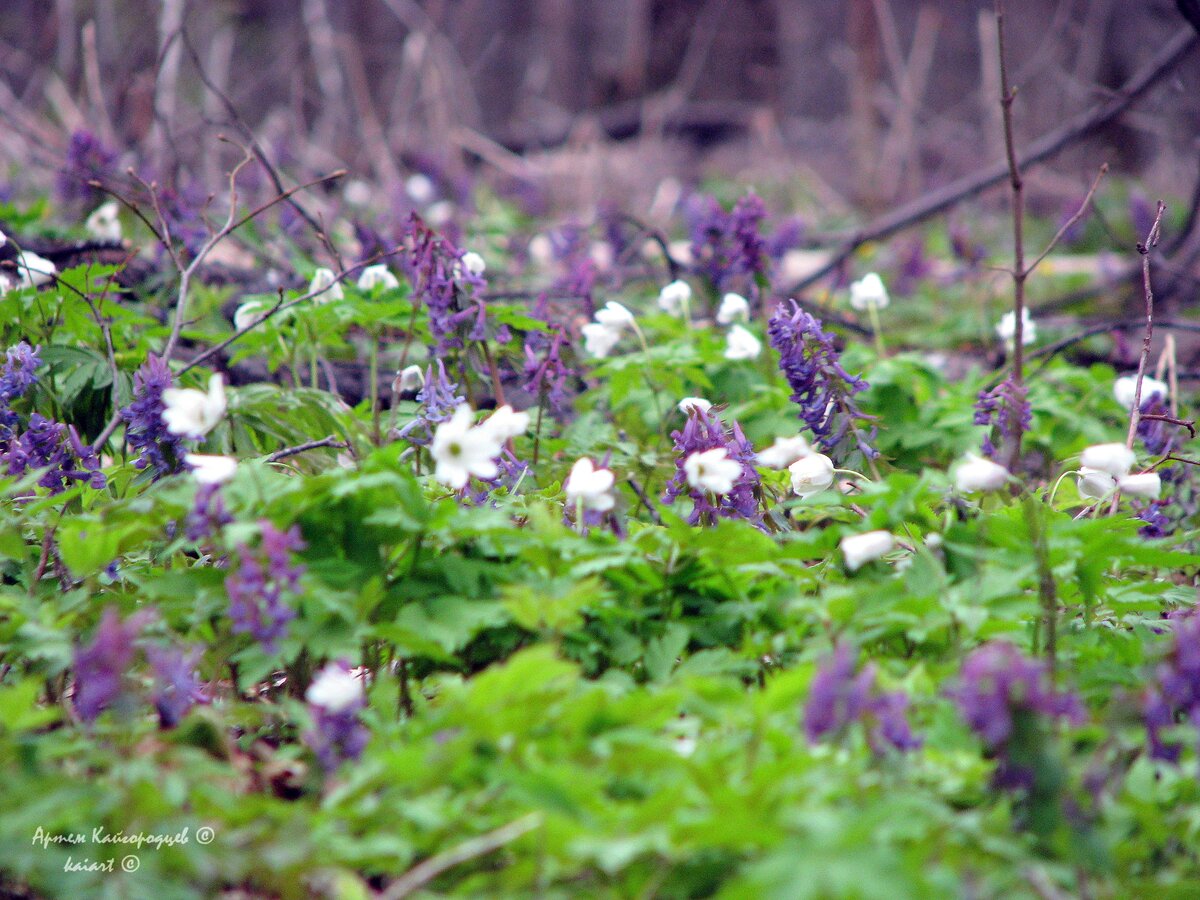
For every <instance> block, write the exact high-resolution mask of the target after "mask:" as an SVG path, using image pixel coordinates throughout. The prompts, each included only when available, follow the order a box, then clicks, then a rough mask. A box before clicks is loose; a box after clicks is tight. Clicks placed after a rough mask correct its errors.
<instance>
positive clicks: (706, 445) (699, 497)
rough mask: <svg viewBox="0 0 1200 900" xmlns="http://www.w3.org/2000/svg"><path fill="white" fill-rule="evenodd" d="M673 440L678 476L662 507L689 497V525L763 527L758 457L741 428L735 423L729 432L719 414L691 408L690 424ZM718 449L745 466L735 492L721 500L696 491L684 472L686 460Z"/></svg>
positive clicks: (676, 475) (675, 434) (674, 433)
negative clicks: (738, 522)
mask: <svg viewBox="0 0 1200 900" xmlns="http://www.w3.org/2000/svg"><path fill="white" fill-rule="evenodd" d="M671 438H672V439H673V440H674V441H675V475H674V476H673V477H672V478H671V480H670V482H668V484H667V487H666V489H665V490H664V491H663V496H662V502H663V503H668V504H669V503H674V502H675V500H676V499H677V498H678V497H680V496H682V495H684V494H687V495H688V496H690V497H691V499H692V511H691V514H690V515H689V516H688V522H689V523H690V524H692V525H699V524H701V523H703V524H706V525H712V524H715V523H716V521H717V519H718V518H726V519H730V518H734V519H746V520H748V521H750V522H753V523H755V524H761V519H762V517H761V515H760V514H759V511H758V493H759V486H760V484H761V479H760V478H759V476H758V470H757V469H756V468H755V462H756V459H757V457H756V455H755V453H754V447H752V446H751V444H750V442H749V441H748V440H746V436H745V435H744V434H743V433H742V428H741V426H740V425H738V424H737V423H736V422H735V423H734V424H733V426H732V427H731V428H729V429H728V430H726V428H725V424H724V423H723V422H722V421H721V420H720V418H718V417H717V415H716V413H714V412H712V411H711V410H703V409H701V408H700V407H698V406H696V405H689V406H688V420H687V424H686V425H685V426H684V427H683V430H682V431H673V432H671ZM717 448H724V449H725V450H726V451H727V453H728V455H729V459H731V460H733V461H735V462H737V463H740V464H741V466H742V474H741V475H740V476H739V477H738V479H737V481H735V482H734V485H733V490H731V491H730V492H729V493H728V494H724V495H722V496H720V497H714V496H711V495H710V494H708V493H706V492H705V491H701V490H699V489H697V488H693V487H692V486H691V484H689V482H688V477H687V471H686V469H685V464H686V462H687V459H688V457H690V456H691V455H692V454H693V453H702V452H704V451H706V450H715V449H717Z"/></svg>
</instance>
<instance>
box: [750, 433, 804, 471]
mask: <svg viewBox="0 0 1200 900" xmlns="http://www.w3.org/2000/svg"><path fill="white" fill-rule="evenodd" d="M810 453H812V447H811V446H809V443H808V439H807V438H805V437H804V435H802V434H798V435H796V436H795V437H790V438H781V437H777V438H775V443H773V444H772V445H771V446H770V447H768V448H767V449H766V450H760V451H759V452H758V463H759V465H762V466H766V467H767V468H768V469H786V468H787V467H788V466H790V465H791V464H792V463H794V462H796V461H797V460H800V459H803V458H804V457H806V456H808V455H809V454H810Z"/></svg>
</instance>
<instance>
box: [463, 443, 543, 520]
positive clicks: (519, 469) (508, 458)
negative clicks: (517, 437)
mask: <svg viewBox="0 0 1200 900" xmlns="http://www.w3.org/2000/svg"><path fill="white" fill-rule="evenodd" d="M496 465H497V466H498V467H499V469H500V473H499V474H498V475H497V476H496V477H495V478H492V479H489V480H487V481H484V480H483V479H477V480H478V481H479V484H480V487H478V488H472V487H471V485H470V484H468V485H467V486H466V487H464V488H463V489H462V490H461V491H459V494H458V495H459V498H460V499H461V500H462V502H463V503H464V504H465V505H467V506H483V505H484V504H486V503H488V502H489V501H490V500H491V499H492V494H493V493H494V492H495V491H498V490H500V489H501V488H503V489H504V490H506V491H508V492H509V493H510V494H511V493H512V492H513V491H514V490H515V489H516V487H517V485H518V484H520V482H521V481H522V479H524V477H525V473H526V472H528V471H529V464H528V463H526V462H522V461H521V460H519V459H517V458H516V457H515V456H513V454H512V452H511V451H510V450H509V449H508V448H507V447H506V448H504V449H503V450H501V451H500V455H499V456H498V457H497V458H496Z"/></svg>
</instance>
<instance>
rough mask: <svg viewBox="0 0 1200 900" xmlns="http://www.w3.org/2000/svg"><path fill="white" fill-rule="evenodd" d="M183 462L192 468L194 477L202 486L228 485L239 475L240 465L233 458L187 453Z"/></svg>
mask: <svg viewBox="0 0 1200 900" xmlns="http://www.w3.org/2000/svg"><path fill="white" fill-rule="evenodd" d="M183 461H184V462H185V463H187V464H188V465H189V466H191V467H192V477H193V478H195V479H196V481H197V482H199V483H200V484H228V483H229V482H230V481H232V480H233V476H234V475H235V474H237V465H238V463H237V460H236V459H234V458H233V457H232V456H210V455H208V454H204V453H187V454H185V455H184V457H183Z"/></svg>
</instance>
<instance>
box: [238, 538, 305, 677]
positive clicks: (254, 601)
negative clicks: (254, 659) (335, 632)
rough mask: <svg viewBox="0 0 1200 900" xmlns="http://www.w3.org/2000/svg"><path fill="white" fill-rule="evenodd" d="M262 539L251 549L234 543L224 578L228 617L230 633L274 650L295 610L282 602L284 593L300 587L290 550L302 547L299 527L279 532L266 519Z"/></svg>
mask: <svg viewBox="0 0 1200 900" xmlns="http://www.w3.org/2000/svg"><path fill="white" fill-rule="evenodd" d="M260 524H261V528H262V540H261V542H260V543H259V546H258V547H256V548H254V549H253V550H252V549H250V548H249V547H247V546H246V545H244V544H242V545H239V546H238V557H239V559H238V565H237V568H236V569H235V570H234V571H233V572H231V573H230V574H229V576H228V577H226V579H225V590H226V592H227V593H228V594H229V618H230V619H231V620H232V622H233V633H234V634H250V635H251V636H253V637H254V639H255V640H257V641H258V642H259V643H261V644H262V645H263V649H264V650H265V651H266V652H267V653H274V652H275V649H276V647H277V645H278V641H279V639H280V638H282V637H283V636H284V635H285V634H286V633H287V623H288V622H290V621H291V620H292V619H294V618H295V617H296V611H295V610H293V609H292V608H291V607H289V606H288V605H287V604H286V603H285V602H284V599H283V597H284V594H285V593H290V594H294V593H296V592H298V591H299V589H300V578H301V576H302V575H303V574H304V568H305V567H304V565H303V563H293V562H292V558H291V555H292V553H293V552H296V551H299V550H303V549H304V546H305V544H304V541H303V539H302V538H301V537H300V529H299V527H298V526H295V525H293V526H292V527H291V528H289V529H288V530H287V531H280V530H279V529H277V528H276V527H275V526H274V525H272V524H271V523H270V522H262V523H260Z"/></svg>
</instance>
